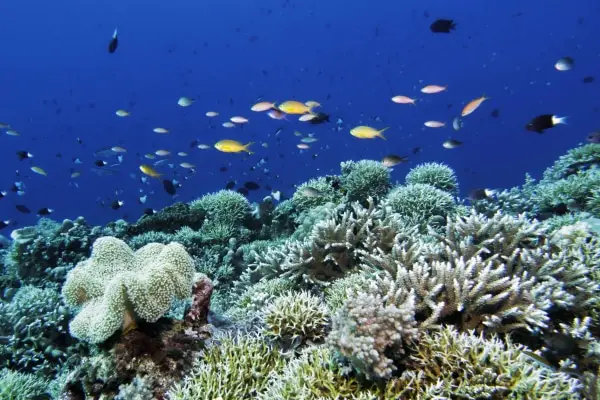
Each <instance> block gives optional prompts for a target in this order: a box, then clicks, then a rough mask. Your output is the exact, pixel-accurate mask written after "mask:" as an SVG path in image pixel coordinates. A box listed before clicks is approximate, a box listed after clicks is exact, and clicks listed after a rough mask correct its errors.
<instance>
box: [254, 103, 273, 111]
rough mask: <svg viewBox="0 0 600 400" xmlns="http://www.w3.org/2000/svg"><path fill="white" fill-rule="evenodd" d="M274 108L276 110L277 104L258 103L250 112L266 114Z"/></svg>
mask: <svg viewBox="0 0 600 400" xmlns="http://www.w3.org/2000/svg"><path fill="white" fill-rule="evenodd" d="M273 108H275V103H269V102H268V101H261V102H260V103H256V104H255V105H253V106H252V107H250V110H252V111H254V112H264V111H269V110H271V109H273Z"/></svg>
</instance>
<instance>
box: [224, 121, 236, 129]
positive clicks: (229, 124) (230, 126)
mask: <svg viewBox="0 0 600 400" xmlns="http://www.w3.org/2000/svg"><path fill="white" fill-rule="evenodd" d="M223 127H224V128H233V127H235V124H234V123H233V122H229V121H227V122H223Z"/></svg>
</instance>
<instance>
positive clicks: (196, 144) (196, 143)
mask: <svg viewBox="0 0 600 400" xmlns="http://www.w3.org/2000/svg"><path fill="white" fill-rule="evenodd" d="M196 146H198V141H197V140H192V141H191V142H190V148H191V149H193V148H194V147H196Z"/></svg>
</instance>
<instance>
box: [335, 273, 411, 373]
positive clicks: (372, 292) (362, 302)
mask: <svg viewBox="0 0 600 400" xmlns="http://www.w3.org/2000/svg"><path fill="white" fill-rule="evenodd" d="M417 336H418V330H417V322H416V321H415V294H414V292H413V291H412V290H411V291H409V290H408V289H407V288H406V287H401V286H400V285H398V284H397V282H394V281H393V280H390V279H383V280H379V281H373V282H371V285H370V287H369V288H368V289H367V291H366V292H358V293H357V294H356V295H354V296H351V297H349V298H348V300H346V303H344V306H343V307H342V308H341V309H339V310H338V312H337V313H336V315H335V317H334V318H333V326H332V330H331V333H330V334H329V336H328V337H327V342H328V343H329V344H330V345H331V346H332V347H333V348H334V349H335V350H336V351H338V352H339V353H340V354H341V355H343V356H344V358H345V359H347V360H349V361H350V363H351V364H352V366H353V367H354V368H355V369H356V370H357V371H358V372H359V373H361V374H363V375H365V376H367V377H370V378H389V377H390V376H391V374H392V372H394V370H395V369H396V367H395V366H394V364H393V362H394V358H397V357H398V356H399V355H401V354H403V353H404V350H403V349H404V346H405V344H406V343H407V342H410V341H412V340H415V339H416V338H417ZM390 355H393V357H392V358H390Z"/></svg>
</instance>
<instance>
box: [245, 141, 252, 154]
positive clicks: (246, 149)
mask: <svg viewBox="0 0 600 400" xmlns="http://www.w3.org/2000/svg"><path fill="white" fill-rule="evenodd" d="M251 144H254V142H248V143H247V144H245V145H244V151H245V152H247V153H248V154H254V152H253V151H251V150H250V149H249V148H248V147H250V145H251Z"/></svg>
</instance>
